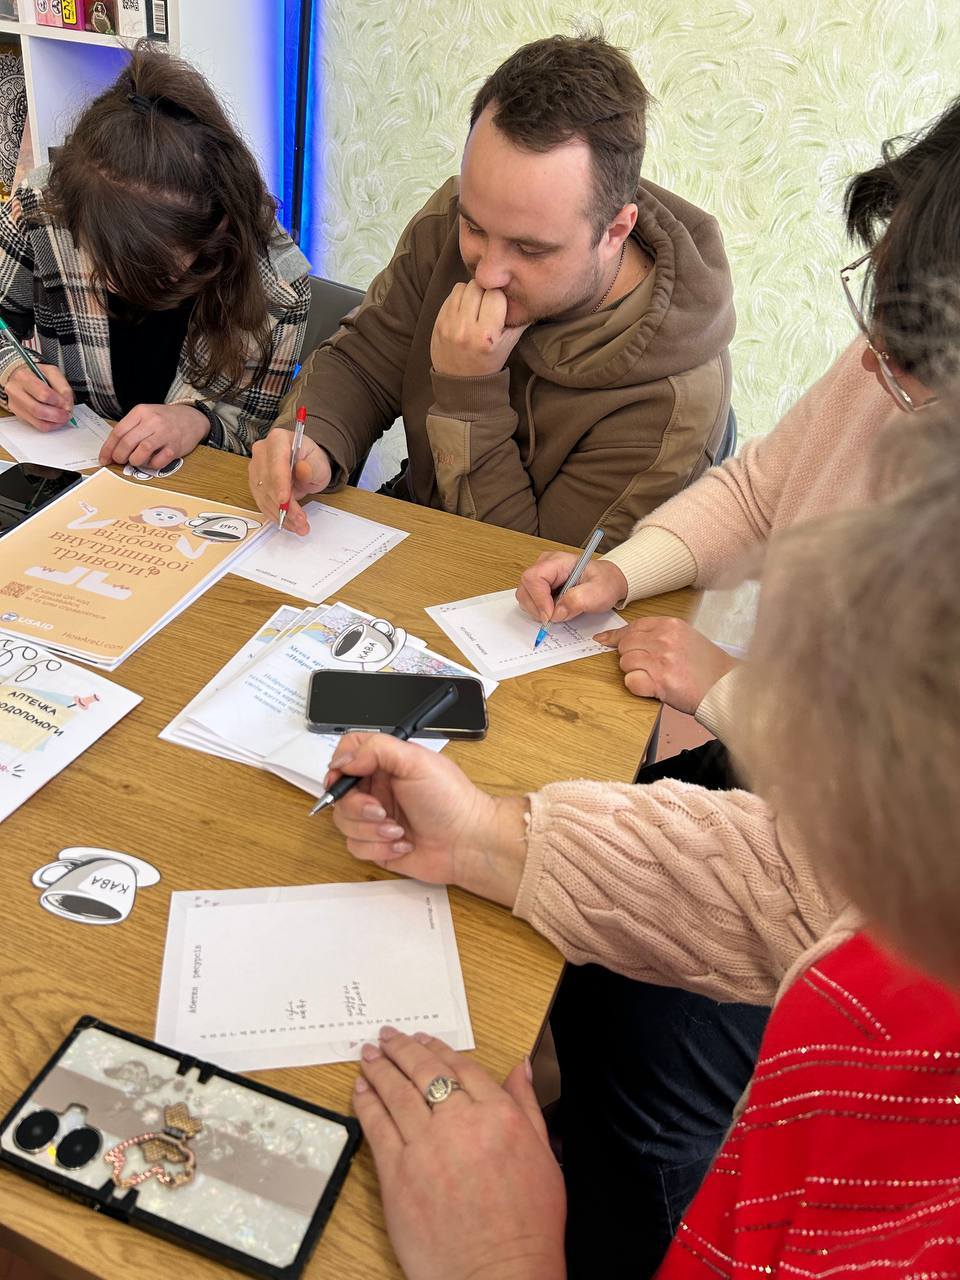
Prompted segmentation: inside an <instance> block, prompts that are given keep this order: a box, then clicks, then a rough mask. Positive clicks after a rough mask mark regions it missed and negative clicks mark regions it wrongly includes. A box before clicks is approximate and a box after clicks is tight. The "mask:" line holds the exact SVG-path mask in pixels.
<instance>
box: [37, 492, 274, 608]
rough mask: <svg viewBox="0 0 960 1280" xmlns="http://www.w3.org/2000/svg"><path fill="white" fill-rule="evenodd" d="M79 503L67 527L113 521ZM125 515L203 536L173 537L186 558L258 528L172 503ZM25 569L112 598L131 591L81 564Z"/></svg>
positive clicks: (252, 523) (250, 522) (236, 518)
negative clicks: (193, 539) (196, 540)
mask: <svg viewBox="0 0 960 1280" xmlns="http://www.w3.org/2000/svg"><path fill="white" fill-rule="evenodd" d="M80 507H81V509H82V511H83V514H82V515H80V516H77V518H76V519H75V520H71V521H70V522H69V524H68V525H67V528H68V529H105V528H106V527H107V525H111V524H116V518H115V517H108V518H107V519H106V520H97V519H95V518H94V517H96V515H97V508H96V507H94V506H91V504H90V503H89V502H86V501H84V500H83V499H82V498H81V500H80ZM128 519H129V520H130V522H131V523H133V524H144V525H147V526H148V527H149V528H152V529H173V528H176V527H177V525H183V526H184V528H185V529H189V530H190V532H191V533H192V534H193V535H194V537H197V538H203V539H205V541H204V542H201V543H200V545H199V546H194V545H193V543H191V542H190V540H189V539H188V538H186V537H185V536H184V535H183V534H181V535H180V537H178V538H177V540H176V542H175V543H174V546H175V548H176V550H177V551H179V552H180V554H181V555H182V556H183V557H184V558H185V559H187V560H199V559H200V557H201V556H202V555H203V553H204V552H205V551H206V549H207V545H208V544H209V543H210V542H242V541H243V540H244V538H246V536H247V534H249V533H251V532H253V530H254V529H259V528H260V521H259V520H250V519H248V518H247V517H246V516H239V515H231V514H230V513H229V512H223V511H201V513H200V514H199V515H198V516H194V517H193V518H192V519H191V518H190V516H189V513H188V512H186V511H184V510H183V508H182V507H173V506H155V507H144V509H143V510H142V511H141V512H139V514H137V515H135V516H129V517H128ZM26 572H27V573H28V574H29V575H30V576H31V577H34V578H44V579H45V580H46V581H48V582H57V583H60V584H61V585H63V586H68V587H74V586H75V587H78V588H79V589H80V590H81V591H92V592H95V593H96V594H97V595H104V596H110V597H112V598H113V599H115V600H125V599H126V598H127V597H128V596H130V595H132V594H133V591H132V588H130V587H116V586H113V585H112V584H109V583H107V582H106V581H105V579H106V574H104V573H99V572H97V571H95V570H90V569H87V568H85V567H84V566H82V565H81V566H77V567H76V568H73V569H66V570H57V569H45V568H41V567H37V568H32V569H27V570H26Z"/></svg>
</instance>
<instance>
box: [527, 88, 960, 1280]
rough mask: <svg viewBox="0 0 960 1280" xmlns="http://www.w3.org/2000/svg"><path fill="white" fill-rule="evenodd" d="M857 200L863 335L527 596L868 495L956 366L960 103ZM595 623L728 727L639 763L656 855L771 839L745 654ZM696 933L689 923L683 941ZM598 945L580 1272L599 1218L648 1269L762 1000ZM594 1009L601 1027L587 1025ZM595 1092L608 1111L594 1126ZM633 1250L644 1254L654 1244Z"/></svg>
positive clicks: (590, 581)
mask: <svg viewBox="0 0 960 1280" xmlns="http://www.w3.org/2000/svg"><path fill="white" fill-rule="evenodd" d="M846 218H847V229H848V232H849V233H850V235H851V236H852V237H853V238H855V239H857V240H859V241H860V242H861V243H862V244H863V245H864V246H865V247H866V248H867V250H868V251H867V253H865V254H863V255H862V256H860V257H858V258H857V260H856V261H855V262H853V263H851V264H850V266H848V267H844V268H843V270H842V271H841V273H840V280H839V281H838V290H837V294H838V302H840V303H841V305H844V306H849V307H850V309H851V310H852V313H853V316H854V319H855V320H856V323H857V325H858V327H859V329H860V336H859V337H858V338H857V339H856V340H855V341H854V342H853V343H852V344H851V345H850V347H849V348H848V349H847V350H846V351H845V352H844V353H843V354H842V355H841V357H840V358H839V360H838V361H837V362H836V364H835V365H834V366H833V368H832V369H831V370H830V371H829V372H828V373H827V374H826V375H825V376H824V377H823V378H822V379H821V380H820V381H819V382H818V383H816V384H815V385H814V386H813V387H812V388H811V389H810V390H809V391H808V392H807V393H806V395H805V396H804V397H803V398H802V399H801V400H800V401H799V403H798V404H797V405H796V406H795V407H794V408H793V409H792V410H791V411H790V412H789V413H788V414H787V415H786V417H785V418H784V419H783V420H782V422H780V424H779V425H778V426H776V427H775V428H774V429H773V430H772V431H771V432H770V433H769V434H768V435H766V436H764V437H761V438H758V439H754V440H750V441H749V442H748V443H747V444H746V446H745V447H744V448H743V450H742V451H741V453H740V454H739V456H737V457H736V458H732V459H730V460H728V461H727V462H725V463H724V464H723V465H722V466H720V467H715V468H712V469H711V470H710V471H708V472H707V473H706V475H704V476H703V477H702V478H701V479H700V480H698V481H697V482H696V483H695V484H694V485H692V486H691V487H690V488H689V489H686V490H685V491H684V492H682V493H680V494H679V495H677V496H676V497H675V498H672V499H671V500H670V501H669V502H667V503H665V504H664V505H663V506H661V507H660V508H659V509H658V510H656V511H654V512H653V513H652V514H651V515H650V516H648V517H646V518H645V519H644V520H643V521H641V523H640V524H639V525H638V526H637V529H636V530H635V531H634V534H633V535H632V537H631V538H630V539H629V540H628V541H626V542H625V543H623V544H622V545H621V546H620V547H618V548H617V549H615V550H614V551H612V552H610V553H608V554H607V555H605V556H604V557H603V558H602V559H599V560H594V561H593V562H592V564H591V565H590V566H589V567H588V569H587V571H586V572H585V573H584V575H583V577H582V579H581V582H580V585H579V586H578V587H577V588H576V589H574V590H572V591H570V592H568V593H567V595H566V596H565V597H564V601H563V604H562V605H560V606H558V607H557V609H556V611H555V610H554V604H553V599H552V596H551V592H552V591H553V590H554V589H555V588H556V587H557V586H558V585H559V584H560V583H562V582H563V581H564V579H565V577H566V575H567V574H568V573H569V571H570V568H571V566H572V564H573V560H574V557H573V556H572V555H569V554H566V553H556V552H552V553H548V554H546V555H544V556H542V557H541V558H540V560H539V561H538V562H537V564H535V565H533V566H532V567H531V568H530V569H528V570H526V572H525V573H524V574H523V576H522V578H521V581H520V586H519V589H518V592H517V598H518V600H519V602H520V604H521V605H522V607H523V608H524V609H526V611H527V612H528V613H530V614H531V616H532V617H534V618H536V619H538V620H540V621H546V620H548V619H550V618H554V619H556V620H558V621H560V620H562V619H563V618H567V617H571V616H575V615H577V614H579V613H584V612H588V613H589V612H594V611H600V610H604V609H608V608H611V607H613V606H615V605H616V604H617V603H618V602H621V603H622V602H625V601H628V600H635V599H638V598H641V597H645V596H651V595H656V594H659V593H660V592H664V591H671V590H675V589H677V588H680V587H685V586H695V587H698V588H709V587H712V586H715V585H723V583H724V580H725V575H726V574H727V573H728V572H729V570H730V567H731V566H732V565H733V564H734V563H736V562H737V561H738V560H740V559H741V558H742V557H743V556H744V555H748V554H753V555H754V557H755V558H759V557H758V553H759V552H760V551H761V549H762V548H764V547H765V544H766V543H767V541H768V539H770V538H771V537H772V535H774V534H775V533H778V532H780V531H781V530H784V529H786V528H788V527H790V526H792V525H796V524H799V523H801V522H805V521H807V520H810V519H812V518H815V517H817V516H820V515H823V514H825V513H829V512H834V511H842V510H849V509H852V508H857V507H861V506H863V505H864V504H866V503H869V502H870V501H871V489H870V462H871V457H872V454H873V450H874V444H875V441H876V440H877V437H878V436H879V435H880V432H881V430H882V429H883V427H884V426H885V424H887V423H888V422H890V421H893V422H894V423H896V424H898V426H899V429H900V430H902V431H904V432H910V430H911V428H912V426H913V423H914V419H917V420H918V421H920V420H922V419H921V418H920V415H922V413H923V412H924V411H925V410H927V409H928V407H929V406H930V404H931V403H933V401H934V400H935V398H936V396H937V393H938V391H939V388H940V387H941V386H942V385H943V383H944V380H945V379H946V377H947V376H948V375H949V374H950V372H951V370H953V369H955V368H956V363H957V362H956V356H957V352H958V348H960V343H958V341H957V335H958V333H960V323H958V320H960V284H958V283H957V282H960V99H958V100H957V101H956V102H954V103H953V104H952V105H951V106H950V107H949V108H948V109H947V110H946V111H945V112H944V114H943V115H942V116H941V117H940V118H939V119H938V120H936V121H935V122H934V123H933V124H932V125H930V126H929V127H928V128H927V129H926V130H925V131H923V132H922V133H921V134H920V135H918V136H916V137H914V138H912V139H909V140H898V141H895V142H890V143H887V144H886V145H885V146H884V148H883V153H882V158H881V161H880V163H879V164H877V165H876V166H875V167H874V168H873V169H870V170H869V171H867V172H865V173H861V174H859V175H858V176H857V177H855V178H854V179H853V180H852V181H851V182H850V184H849V186H848V188H847V193H846ZM944 553H945V554H946V553H947V549H946V548H944ZM819 607H822V608H828V607H830V605H829V601H827V600H826V599H824V600H823V601H822V602H821V603H820V606H819ZM600 638H601V639H602V640H603V641H604V642H605V643H607V644H609V645H610V646H611V647H616V648H617V649H618V651H619V660H620V666H621V669H622V670H623V672H624V679H625V683H626V686H627V688H628V689H629V690H630V691H631V692H633V693H635V694H637V695H638V696H640V697H656V698H659V699H660V700H661V701H663V702H665V703H667V704H668V705H670V706H674V707H677V708H678V709H679V710H681V711H685V712H689V713H695V714H696V716H697V718H698V719H699V720H700V721H701V723H702V724H704V725H705V726H706V727H707V728H708V729H709V730H710V731H711V732H712V733H714V734H715V735H716V738H717V739H719V741H714V742H710V743H708V744H707V745H706V746H705V747H702V748H699V749H698V750H696V751H690V752H684V753H682V754H681V755H680V756H677V757H674V758H673V759H670V760H666V761H663V762H661V763H660V764H657V765H653V766H650V767H648V768H646V769H642V770H641V771H640V773H639V774H638V777H637V782H638V783H641V784H645V785H644V786H643V787H642V788H641V792H642V795H643V804H644V805H645V806H646V807H647V808H648V811H649V812H648V815H647V820H646V824H645V825H644V824H642V823H641V826H640V830H641V832H642V831H644V830H645V831H646V832H647V834H646V836H645V842H646V846H647V855H646V856H647V857H649V858H651V859H655V860H657V859H660V858H661V857H668V858H684V857H686V854H687V848H688V845H689V844H690V842H691V841H694V840H695V838H696V837H697V835H698V833H699V832H701V831H703V830H715V831H716V832H717V833H718V838H719V833H725V832H733V833H738V834H739V838H740V839H741V840H742V842H743V846H744V848H745V849H746V850H753V851H755V852H757V851H758V852H759V854H760V855H761V858H762V857H775V856H776V853H777V834H776V830H775V827H774V824H773V820H772V818H770V819H769V821H767V822H766V823H765V824H761V826H760V827H759V828H757V827H755V826H753V825H752V820H751V822H748V821H747V820H746V818H745V816H744V812H743V806H742V801H741V800H740V799H739V798H738V794H739V793H734V792H732V791H731V790H730V789H731V788H735V787H737V786H738V785H739V784H738V782H737V778H736V775H735V773H734V771H733V770H732V769H731V767H730V763H729V760H728V758H727V754H726V749H725V747H724V746H723V745H722V744H723V743H724V742H726V741H727V739H728V736H729V734H730V733H731V732H732V729H733V727H734V695H735V690H736V686H737V683H738V681H739V679H740V671H739V664H738V663H737V662H736V661H735V660H734V659H733V658H731V657H730V656H729V655H728V654H727V653H726V652H725V651H724V650H722V649H720V648H718V647H717V646H716V645H713V644H711V643H710V642H709V641H708V640H707V639H705V638H704V637H703V636H701V635H700V634H699V633H697V632H696V631H694V630H693V629H692V628H691V627H690V626H688V625H687V624H686V623H685V622H681V621H679V620H678V619H670V618H647V619H641V620H639V621H636V622H633V623H631V624H630V625H629V626H627V627H624V628H622V629H620V630H617V631H612V632H608V633H606V634H605V635H603V636H602V637H600ZM665 779H681V780H683V781H684V782H687V783H689V784H695V787H696V789H693V788H690V789H689V790H688V793H687V797H686V799H685V800H684V808H685V811H686V813H687V817H686V822H685V823H680V824H679V825H677V824H672V825H668V826H666V827H665V825H664V820H663V819H664V810H663V805H664V803H665V799H664V798H665V797H673V788H675V785H676V784H675V783H674V782H667V781H665ZM672 804H673V800H672V799H671V807H672ZM665 832H669V835H665ZM689 874H695V869H692V868H691V869H690V870H689ZM797 891H798V892H799V893H800V894H801V895H802V896H805V898H806V900H807V901H808V903H809V907H810V911H811V912H812V916H811V918H813V916H817V913H818V912H821V911H822V909H823V902H824V893H823V890H822V889H821V887H820V884H819V881H818V879H817V878H816V877H815V876H813V875H812V874H811V873H809V871H806V872H805V873H804V875H803V876H802V877H801V879H800V881H799V883H798V886H797ZM636 892H637V893H640V892H642V885H641V884H638V886H637V888H636ZM818 918H821V917H818ZM668 926H669V922H665V927H668ZM818 927H819V926H818ZM683 945H684V943H683V939H682V937H680V936H678V937H677V938H676V946H677V947H678V948H681V949H682V947H683ZM594 959H599V963H589V964H581V965H580V966H571V967H569V968H568V969H567V971H566V974H565V976H564V979H563V982H562V983H561V987H560V992H559V994H558V997H557V1000H556V1002H555V1004H554V1009H553V1013H552V1015H551V1026H552V1029H553V1033H554V1038H555V1041H556V1045H557V1056H558V1060H559V1065H560V1071H561V1077H562V1089H563V1094H562V1098H561V1103H560V1108H559V1114H558V1117H557V1122H556V1123H557V1129H558V1131H559V1133H560V1135H561V1136H562V1138H563V1144H564V1173H565V1177H566V1182H567V1191H568V1197H569V1200H568V1206H569V1207H568V1241H569V1245H570V1250H571V1252H570V1258H571V1275H573V1276H581V1275H582V1276H592V1275H594V1274H602V1270H596V1271H595V1270H593V1269H592V1268H594V1267H596V1266H597V1248H598V1236H599V1239H600V1241H601V1242H602V1243H601V1244H600V1245H599V1247H600V1248H601V1249H602V1250H603V1251H604V1252H603V1253H602V1254H601V1258H602V1259H607V1260H608V1261H609V1263H610V1265H611V1266H612V1265H613V1261H612V1260H613V1259H615V1258H616V1257H617V1256H618V1255H619V1254H620V1253H621V1252H622V1248H623V1247H626V1246H625V1243H624V1242H625V1232H627V1231H629V1232H630V1234H631V1238H632V1234H633V1227H634V1220H635V1217H636V1215H637V1213H640V1215H641V1228H642V1230H641V1233H640V1234H641V1236H642V1241H643V1243H642V1244H641V1245H640V1246H639V1249H640V1251H641V1256H640V1258H639V1259H638V1263H639V1266H638V1271H637V1274H640V1275H643V1274H650V1273H651V1272H652V1271H653V1269H654V1268H655V1267H656V1264H657V1262H658V1260H659V1258H660V1257H661V1256H662V1254H663V1252H664V1250H665V1248H666V1246H667V1243H668V1241H669V1240H670V1238H671V1237H672V1235H673V1232H674V1230H675V1228H676V1223H677V1222H678V1220H679V1218H680V1216H681V1215H682V1213H683V1211H684V1209H685V1207H686V1205H687V1204H688V1203H689V1201H690V1199H691V1197H692V1196H693V1194H694V1192H695V1191H696V1189H697V1187H698V1186H699V1184H700V1182H701V1181H702V1179H703V1176H704V1174H705V1172H706V1170H707V1168H708V1166H709V1163H710V1160H711V1159H712V1157H713V1155H714V1153H715V1151H716V1149H717V1147H718V1146H719V1144H720V1142H721V1141H722V1138H723V1135H724V1133H725V1132H726V1129H727V1126H728V1124H729V1120H730V1115H731V1112H732V1108H733V1106H734V1104H735V1101H736V1099H737V1097H738V1096H739V1095H740V1092H741V1090H742V1089H743V1087H744V1085H745V1084H746V1081H747V1079H748V1078H749V1075H750V1072H751V1070H752V1069H753V1064H754V1062H755V1059H756V1053H757V1049H758V1046H759V1043H760V1039H761V1036H762V1034H763V1030H764V1026H765V1024H766V1019H767V1010H766V1009H765V1008H764V1007H763V1005H764V1004H765V1002H764V1001H763V1000H762V999H759V1000H756V1001H755V1002H753V1003H738V1002H732V1003H718V1002H715V1001H713V1000H710V999H708V998H706V997H705V996H703V995H699V994H692V993H691V992H690V991H688V990H683V991H681V990H674V989H670V988H667V987H663V986H658V985H653V984H650V983H646V982H643V981H636V980H634V979H635V978H636V977H637V976H638V975H637V974H635V973H634V974H631V975H630V976H624V970H623V963H622V956H620V955H619V954H618V952H617V949H616V948H615V947H612V948H611V949H610V951H609V953H608V954H607V955H606V956H603V957H599V958H597V957H594ZM584 1025H593V1026H594V1027H595V1028H596V1036H595V1039H594V1041H593V1043H590V1042H589V1041H588V1040H586V1039H585V1038H584V1036H583V1034H582V1028H583V1026H584ZM597 1050H599V1055H598V1054H597V1052H596V1051H597ZM598 1056H599V1060H600V1062H601V1063H602V1068H601V1069H600V1070H599V1072H598V1069H597V1065H596V1062H597V1057H598ZM598 1110H599V1111H600V1112H601V1113H602V1114H604V1115H606V1116H607V1117H608V1118H610V1119H611V1120H612V1123H611V1124H610V1125H608V1126H598V1125H597V1124H595V1123H594V1117H595V1114H596V1112H597V1111H598ZM638 1188H639V1191H638ZM638 1197H639V1203H642V1205H643V1208H642V1209H638V1208H637V1207H636V1205H637V1203H638ZM598 1222H602V1223H603V1229H602V1230H601V1231H599V1232H598V1230H597V1223H598ZM630 1248H631V1250H632V1254H633V1256H634V1257H635V1258H636V1257H637V1249H638V1246H637V1245H636V1243H635V1242H634V1243H632V1244H631V1245H630Z"/></svg>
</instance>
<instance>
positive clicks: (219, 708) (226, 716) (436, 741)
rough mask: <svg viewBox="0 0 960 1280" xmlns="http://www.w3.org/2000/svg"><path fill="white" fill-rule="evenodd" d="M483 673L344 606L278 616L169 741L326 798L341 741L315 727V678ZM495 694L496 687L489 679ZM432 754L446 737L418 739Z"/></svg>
mask: <svg viewBox="0 0 960 1280" xmlns="http://www.w3.org/2000/svg"><path fill="white" fill-rule="evenodd" d="M339 669H346V670H353V671H373V670H376V671H387V672H389V671H404V672H414V673H418V674H421V675H433V676H444V675H450V676H473V677H474V678H476V676H475V674H474V672H472V671H469V670H467V668H466V667H462V666H460V665H459V663H456V662H451V661H450V660H449V659H448V658H444V657H441V656H440V655H439V654H436V653H431V652H430V650H429V649H426V648H425V647H424V645H423V641H422V640H417V639H415V638H413V637H411V636H408V635H407V634H406V633H405V632H404V631H403V630H402V629H401V628H398V627H394V626H393V625H392V624H391V623H390V622H388V621H387V620H386V619H384V618H373V617H371V616H370V615H369V614H366V613H361V612H360V611H359V610H357V609H352V608H351V607H350V606H349V605H345V604H341V603H337V604H333V605H324V606H321V607H319V608H314V609H304V610H302V611H298V610H296V609H293V608H291V607H290V606H285V607H284V608H281V609H278V610H277V612H276V613H275V614H274V615H273V617H272V618H270V619H269V620H268V621H267V623H266V624H265V626H264V627H262V628H261V630H260V631H259V632H258V633H257V634H256V635H255V636H254V637H253V638H252V639H251V640H250V641H249V642H248V643H247V644H246V645H245V646H244V648H243V649H242V650H241V651H240V652H239V653H238V654H236V655H235V656H234V657H233V658H231V660H230V661H229V662H228V663H227V665H226V666H225V667H224V668H223V669H222V670H221V671H220V672H219V673H218V674H217V675H216V676H214V678H213V679H212V680H211V681H210V683H209V684H208V685H207V686H206V687H205V688H204V689H201V691H200V692H199V693H198V694H197V696H196V697H195V698H194V699H193V700H192V701H191V702H190V703H188V705H187V706H186V707H184V709H183V711H181V712H180V714H179V715H178V716H176V717H175V718H174V719H173V720H172V721H171V722H170V724H168V725H167V727H166V728H165V729H164V730H163V731H162V732H161V734H160V737H161V738H162V739H163V740H164V741H165V742H176V743H179V744H180V745H181V746H185V747H191V748H193V749H194V750H195V751H203V752H206V753H207V754H208V755H216V756H220V757H222V758H223V759H226V760H235V761H237V762H238V763H240V764H248V765H252V766H253V767H254V768H257V769H266V770H267V771H268V772H270V773H274V774H276V775H277V777H280V778H283V779H284V780H285V781H287V782H289V783H292V785H293V786H295V787H300V788H301V790H303V791H306V792H307V793H308V794H309V795H312V796H321V795H323V791H324V786H323V782H324V778H325V777H326V774H327V770H328V769H329V767H330V761H331V760H332V759H333V753H334V751H335V749H336V745H337V742H338V741H339V738H338V737H337V735H335V734H326V733H314V732H312V731H311V730H310V729H309V728H308V727H307V697H308V692H309V687H310V676H311V674H312V673H313V672H314V671H319V670H327V671H330V670H339ZM483 686H484V691H485V693H486V694H487V696H488V697H489V695H490V694H491V693H492V692H493V690H494V689H495V688H496V687H497V686H496V681H495V680H484V681H483ZM417 741H419V742H420V743H421V744H422V745H423V746H425V747H428V748H429V749H430V750H432V751H440V750H441V749H442V748H443V747H445V746H446V739H444V738H426V739H417Z"/></svg>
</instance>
